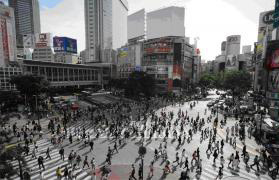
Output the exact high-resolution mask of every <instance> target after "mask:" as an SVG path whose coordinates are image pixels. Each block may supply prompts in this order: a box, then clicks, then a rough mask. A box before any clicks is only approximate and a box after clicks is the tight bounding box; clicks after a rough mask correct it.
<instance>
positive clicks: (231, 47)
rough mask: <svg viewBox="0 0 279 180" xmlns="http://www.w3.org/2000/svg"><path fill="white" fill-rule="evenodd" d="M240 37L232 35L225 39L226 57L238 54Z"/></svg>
mask: <svg viewBox="0 0 279 180" xmlns="http://www.w3.org/2000/svg"><path fill="white" fill-rule="evenodd" d="M240 41H241V36H240V35H232V36H228V37H227V43H226V51H227V55H236V54H240Z"/></svg>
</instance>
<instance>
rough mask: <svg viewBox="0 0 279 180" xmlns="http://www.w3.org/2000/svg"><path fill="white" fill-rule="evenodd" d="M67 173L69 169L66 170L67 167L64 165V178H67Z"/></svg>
mask: <svg viewBox="0 0 279 180" xmlns="http://www.w3.org/2000/svg"><path fill="white" fill-rule="evenodd" d="M68 175H69V170H68V167H67V166H66V167H65V169H64V177H65V180H67V179H68Z"/></svg>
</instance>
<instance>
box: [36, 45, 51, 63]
mask: <svg viewBox="0 0 279 180" xmlns="http://www.w3.org/2000/svg"><path fill="white" fill-rule="evenodd" d="M33 60H35V61H48V62H54V53H53V49H52V48H51V47H48V46H45V47H36V48H35V49H34V51H33Z"/></svg>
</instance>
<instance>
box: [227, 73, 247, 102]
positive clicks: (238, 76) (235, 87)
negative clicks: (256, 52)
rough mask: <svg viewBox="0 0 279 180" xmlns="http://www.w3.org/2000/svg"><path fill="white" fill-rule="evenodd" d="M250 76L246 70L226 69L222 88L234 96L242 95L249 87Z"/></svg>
mask: <svg viewBox="0 0 279 180" xmlns="http://www.w3.org/2000/svg"><path fill="white" fill-rule="evenodd" d="M251 82H252V77H251V75H250V74H249V73H248V72H247V71H227V72H225V74H224V81H223V88H224V89H225V90H230V91H231V92H232V96H233V100H234V98H235V96H242V95H243V94H245V93H247V91H249V89H250V88H251Z"/></svg>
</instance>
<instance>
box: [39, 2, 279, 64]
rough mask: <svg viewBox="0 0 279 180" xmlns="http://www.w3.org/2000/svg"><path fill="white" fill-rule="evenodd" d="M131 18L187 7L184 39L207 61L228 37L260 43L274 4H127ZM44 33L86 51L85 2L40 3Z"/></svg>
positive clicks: (217, 51)
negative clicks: (263, 17)
mask: <svg viewBox="0 0 279 180" xmlns="http://www.w3.org/2000/svg"><path fill="white" fill-rule="evenodd" d="M128 2H129V14H132V13H134V12H136V11H138V10H140V9H142V8H145V9H146V11H152V10H156V9H158V8H162V7H167V6H171V5H175V6H180V7H185V29H186V34H185V36H187V37H190V39H191V43H193V39H194V38H195V37H199V41H198V47H199V48H200V50H201V56H202V59H204V60H213V59H215V57H216V56H218V55H219V54H220V53H221V52H220V51H221V42H222V41H225V40H226V37H227V36H229V35H241V46H242V45H253V44H254V42H256V40H257V33H258V21H259V14H260V12H263V11H267V10H272V9H274V6H275V0H128ZM40 6H41V29H42V32H50V33H52V35H53V36H68V37H71V38H76V39H77V40H78V51H82V50H84V49H85V25H84V10H83V9H84V7H83V6H84V0H40Z"/></svg>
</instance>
